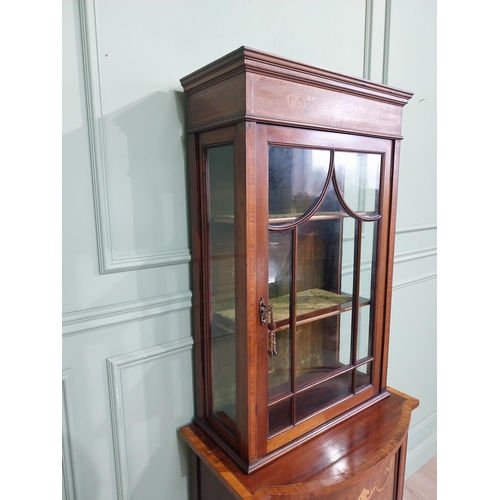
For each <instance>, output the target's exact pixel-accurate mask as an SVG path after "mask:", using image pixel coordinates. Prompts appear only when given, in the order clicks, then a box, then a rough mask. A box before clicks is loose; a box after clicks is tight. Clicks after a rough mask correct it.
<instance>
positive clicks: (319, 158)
mask: <svg viewBox="0 0 500 500" xmlns="http://www.w3.org/2000/svg"><path fill="white" fill-rule="evenodd" d="M329 166H330V152H329V151H325V150H315V149H304V148H289V147H281V146H271V147H269V217H270V223H271V224H288V223H290V222H293V221H294V220H296V219H297V218H299V217H300V216H301V215H303V214H304V213H306V212H307V211H308V210H309V209H310V208H311V207H312V206H313V205H314V204H315V203H317V201H318V199H319V196H320V194H321V193H322V191H323V188H324V186H325V184H326V181H327V177H328V170H329Z"/></svg>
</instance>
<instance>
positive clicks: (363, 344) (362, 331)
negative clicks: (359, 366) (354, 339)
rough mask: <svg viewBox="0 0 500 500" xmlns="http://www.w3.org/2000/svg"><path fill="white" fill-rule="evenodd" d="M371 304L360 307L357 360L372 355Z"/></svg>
mask: <svg viewBox="0 0 500 500" xmlns="http://www.w3.org/2000/svg"><path fill="white" fill-rule="evenodd" d="M370 313H371V306H370V305H368V306H364V307H361V308H360V309H359V316H358V348H357V354H356V358H357V359H356V361H359V360H360V359H363V358H366V357H367V356H371V354H372V352H371V351H372V336H371V330H370Z"/></svg>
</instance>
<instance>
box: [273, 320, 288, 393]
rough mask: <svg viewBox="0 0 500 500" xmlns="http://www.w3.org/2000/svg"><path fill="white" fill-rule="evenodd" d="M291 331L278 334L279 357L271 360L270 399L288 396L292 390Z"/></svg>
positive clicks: (277, 347)
mask: <svg viewBox="0 0 500 500" xmlns="http://www.w3.org/2000/svg"><path fill="white" fill-rule="evenodd" d="M290 346H291V343H290V330H289V329H288V328H286V329H285V330H281V331H277V332H276V351H277V352H278V355H277V356H274V357H273V358H269V399H273V398H276V397H278V396H281V395H283V394H287V393H289V392H291V390H292V382H291V371H290V370H291V361H290V360H291V358H290V357H291V354H292V351H291V348H290Z"/></svg>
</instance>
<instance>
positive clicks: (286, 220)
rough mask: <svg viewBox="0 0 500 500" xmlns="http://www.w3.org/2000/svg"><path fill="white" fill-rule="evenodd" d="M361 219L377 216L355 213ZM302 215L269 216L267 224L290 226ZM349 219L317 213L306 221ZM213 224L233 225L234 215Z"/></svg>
mask: <svg viewBox="0 0 500 500" xmlns="http://www.w3.org/2000/svg"><path fill="white" fill-rule="evenodd" d="M357 214H358V215H359V216H361V217H373V216H374V215H377V212H357ZM303 215H304V214H303V213H299V214H269V219H268V221H269V224H270V225H279V224H290V223H292V222H295V221H297V220H298V219H301V218H302V217H303ZM346 217H349V215H348V214H346V213H345V212H317V213H315V214H314V215H313V216H312V217H310V218H309V219H308V220H311V221H321V220H337V219H345V218H346ZM210 221H211V222H213V223H218V224H234V215H218V216H215V217H212V218H211V219H210Z"/></svg>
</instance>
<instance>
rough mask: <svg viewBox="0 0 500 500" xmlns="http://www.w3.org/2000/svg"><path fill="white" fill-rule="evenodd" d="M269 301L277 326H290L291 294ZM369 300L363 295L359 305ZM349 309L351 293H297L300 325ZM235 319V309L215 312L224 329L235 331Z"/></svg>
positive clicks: (278, 327) (317, 291)
mask: <svg viewBox="0 0 500 500" xmlns="http://www.w3.org/2000/svg"><path fill="white" fill-rule="evenodd" d="M269 302H270V303H271V304H272V306H273V317H274V321H275V323H276V328H277V329H281V328H284V327H286V326H288V325H289V323H290V318H289V316H290V296H289V295H281V296H279V297H275V298H272V299H269ZM369 302H370V301H369V299H367V298H364V297H361V298H360V300H359V305H360V307H361V306H365V305H368V304H369ZM349 309H352V297H351V296H350V295H341V294H338V293H334V292H330V291H328V290H323V289H321V288H313V289H311V290H304V291H302V292H298V293H297V302H296V316H297V317H296V324H297V325H300V324H303V323H307V322H309V321H313V320H315V319H319V318H324V317H327V316H333V315H334V314H339V313H340V312H342V311H348V310H349ZM234 320H235V311H234V309H226V310H223V311H218V312H217V313H215V314H214V322H215V323H217V325H219V326H220V327H221V328H223V329H227V330H232V331H234Z"/></svg>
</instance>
